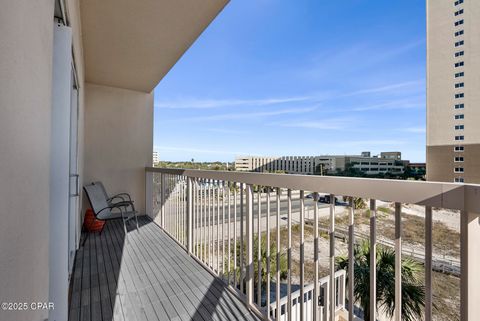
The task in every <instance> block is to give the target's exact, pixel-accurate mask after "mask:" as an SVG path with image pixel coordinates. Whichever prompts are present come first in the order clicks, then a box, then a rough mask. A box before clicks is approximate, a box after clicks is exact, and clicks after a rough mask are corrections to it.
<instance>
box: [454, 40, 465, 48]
mask: <svg viewBox="0 0 480 321" xmlns="http://www.w3.org/2000/svg"><path fill="white" fill-rule="evenodd" d="M464 44H465V42H464V41H463V40H461V41H457V42H455V47H460V46H463V45H464Z"/></svg>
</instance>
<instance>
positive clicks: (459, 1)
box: [455, 0, 463, 6]
mask: <svg viewBox="0 0 480 321" xmlns="http://www.w3.org/2000/svg"><path fill="white" fill-rule="evenodd" d="M462 3H463V0H457V1H455V5H456V6H458V5H459V4H462Z"/></svg>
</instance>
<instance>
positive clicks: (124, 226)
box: [122, 219, 127, 239]
mask: <svg viewBox="0 0 480 321" xmlns="http://www.w3.org/2000/svg"><path fill="white" fill-rule="evenodd" d="M122 221H123V230H124V231H125V239H126V238H127V224H126V222H125V220H124V219H122Z"/></svg>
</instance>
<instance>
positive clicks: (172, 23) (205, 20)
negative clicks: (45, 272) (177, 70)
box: [80, 0, 228, 92]
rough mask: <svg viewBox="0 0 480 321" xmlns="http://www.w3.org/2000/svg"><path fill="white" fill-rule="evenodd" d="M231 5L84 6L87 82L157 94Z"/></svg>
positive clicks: (138, 0)
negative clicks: (201, 37)
mask: <svg viewBox="0 0 480 321" xmlns="http://www.w3.org/2000/svg"><path fill="white" fill-rule="evenodd" d="M227 3H228V0H202V1H199V0H101V1H99V0H82V1H81V2H80V5H81V18H82V33H83V35H82V37H83V47H84V48H83V50H84V55H85V73H86V81H87V82H91V83H95V84H99V85H106V86H112V87H119V88H125V89H132V90H137V91H142V92H151V91H152V90H153V88H154V87H155V86H156V85H157V84H158V82H159V81H160V80H161V79H162V78H163V77H164V76H165V75H166V74H167V73H168V71H169V70H170V68H172V67H173V65H174V64H175V63H176V62H177V60H178V59H179V58H180V57H181V56H182V55H183V53H184V52H185V51H186V50H187V49H188V48H189V47H190V45H191V44H192V43H193V42H194V41H195V40H196V39H197V38H198V36H199V35H200V34H201V33H202V32H203V30H205V28H206V27H207V26H208V25H209V24H210V22H211V21H212V20H213V19H214V18H215V16H216V15H217V14H218V13H219V12H220V11H221V10H222V9H223V7H224V6H225V5H226V4H227Z"/></svg>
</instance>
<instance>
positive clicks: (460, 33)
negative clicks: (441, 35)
mask: <svg viewBox="0 0 480 321" xmlns="http://www.w3.org/2000/svg"><path fill="white" fill-rule="evenodd" d="M461 35H463V30H459V31H457V32H455V37H458V36H461Z"/></svg>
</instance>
